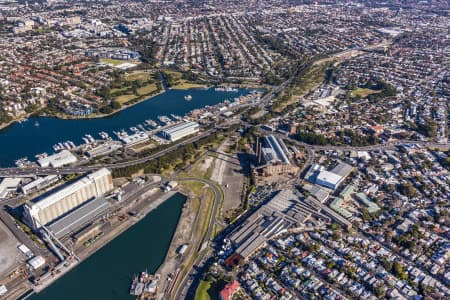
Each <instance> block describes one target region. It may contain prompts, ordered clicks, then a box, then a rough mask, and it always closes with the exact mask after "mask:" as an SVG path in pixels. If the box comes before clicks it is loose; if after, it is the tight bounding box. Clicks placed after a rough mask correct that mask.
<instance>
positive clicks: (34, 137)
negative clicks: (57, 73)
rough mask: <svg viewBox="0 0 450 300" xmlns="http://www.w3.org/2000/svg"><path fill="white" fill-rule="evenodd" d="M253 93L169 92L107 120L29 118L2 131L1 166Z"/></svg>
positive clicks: (244, 91)
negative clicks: (62, 145)
mask: <svg viewBox="0 0 450 300" xmlns="http://www.w3.org/2000/svg"><path fill="white" fill-rule="evenodd" d="M251 91H252V90H250V89H240V90H238V92H216V91H215V90H214V88H210V89H193V90H167V91H166V92H165V93H163V94H160V95H158V96H156V97H153V98H150V99H149V100H146V101H143V102H141V103H139V104H136V105H134V106H131V107H129V108H127V109H124V110H122V111H121V112H118V113H116V114H114V115H111V116H109V117H105V118H95V119H77V120H63V119H57V118H52V117H37V118H30V119H29V120H28V121H26V122H22V123H15V124H13V125H11V126H9V127H7V128H5V129H3V130H1V131H0V149H2V151H1V152H0V167H10V166H14V161H15V160H17V159H19V158H22V157H28V159H30V160H35V158H34V156H35V155H36V154H39V153H43V152H47V153H52V152H53V148H52V146H53V145H54V144H56V143H59V142H65V141H68V140H71V141H73V142H74V143H75V144H80V143H81V142H82V137H83V136H84V135H85V134H91V135H92V136H94V138H99V136H98V133H99V132H101V131H105V132H107V133H109V134H110V135H111V136H112V134H113V131H119V130H120V129H125V130H128V129H129V128H130V127H132V126H136V125H138V124H142V123H143V122H144V121H145V120H147V119H153V120H155V121H156V120H157V116H159V115H166V116H170V114H175V115H179V116H183V115H185V114H186V113H188V112H189V111H192V110H194V109H197V108H203V107H205V106H206V105H215V104H217V103H220V102H223V101H224V100H226V99H229V100H233V99H234V98H236V97H239V96H241V95H246V94H248V93H250V92H251ZM186 95H191V96H192V100H191V101H186V100H185V99H184V96H186ZM128 132H130V131H129V130H128ZM114 137H115V136H114Z"/></svg>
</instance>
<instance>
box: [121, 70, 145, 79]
mask: <svg viewBox="0 0 450 300" xmlns="http://www.w3.org/2000/svg"><path fill="white" fill-rule="evenodd" d="M126 79H127V80H128V81H133V80H141V81H147V80H149V79H150V74H149V73H148V72H146V71H135V72H133V73H127V75H126Z"/></svg>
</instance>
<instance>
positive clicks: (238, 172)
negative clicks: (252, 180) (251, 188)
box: [211, 140, 246, 215]
mask: <svg viewBox="0 0 450 300" xmlns="http://www.w3.org/2000/svg"><path fill="white" fill-rule="evenodd" d="M229 147H230V141H229V140H227V141H225V142H224V143H223V144H222V145H221V146H220V147H219V148H218V149H217V153H216V154H217V157H216V162H215V167H214V170H213V172H212V174H211V180H214V181H216V182H218V183H219V184H220V185H221V186H222V189H223V192H224V201H223V204H222V215H223V214H224V213H225V212H226V211H228V210H230V209H233V208H237V207H239V205H240V204H241V199H242V193H243V187H244V183H245V181H246V178H245V173H246V169H245V165H244V162H245V158H244V157H242V155H241V154H239V153H238V154H235V153H227V152H226V151H227V149H228V148H229Z"/></svg>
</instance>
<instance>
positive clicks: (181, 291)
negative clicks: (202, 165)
mask: <svg viewBox="0 0 450 300" xmlns="http://www.w3.org/2000/svg"><path fill="white" fill-rule="evenodd" d="M177 180H178V181H180V182H181V181H197V182H201V183H203V184H205V185H207V186H208V187H210V188H211V189H212V190H213V191H214V206H213V209H212V212H211V218H210V220H209V225H208V230H207V232H206V235H205V237H204V239H203V240H202V241H201V243H200V247H201V248H203V245H204V244H205V243H207V242H208V243H209V241H210V240H211V234H212V231H213V229H214V224H215V223H216V216H217V211H218V209H219V207H220V202H221V199H222V192H221V191H220V189H219V188H218V187H217V185H215V184H214V183H213V182H212V181H210V180H206V179H203V178H191V177H189V178H178V179H177ZM207 253H208V251H201V252H199V255H198V257H197V259H196V260H195V262H194V263H193V265H192V266H195V265H198V264H199V263H200V262H202V260H203V259H204V258H205V256H206V254H207ZM191 270H192V267H191V268H190V269H189V270H187V272H186V274H185V276H184V277H183V278H181V282H180V284H178V285H177V287H176V289H175V290H174V291H173V292H172V293H171V295H170V296H171V297H169V299H182V298H184V296H185V293H186V292H187V290H186V287H188V286H187V282H188V279H189V274H190V273H191ZM172 295H173V296H172Z"/></svg>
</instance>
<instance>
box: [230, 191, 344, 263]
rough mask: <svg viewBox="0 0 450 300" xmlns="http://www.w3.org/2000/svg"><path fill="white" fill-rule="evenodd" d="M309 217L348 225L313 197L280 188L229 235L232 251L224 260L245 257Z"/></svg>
mask: <svg viewBox="0 0 450 300" xmlns="http://www.w3.org/2000/svg"><path fill="white" fill-rule="evenodd" d="M312 217H316V218H318V219H321V220H325V221H327V222H331V220H334V221H335V222H337V223H338V224H341V225H342V226H344V227H346V228H350V227H351V223H350V222H349V221H348V220H346V219H345V218H343V217H342V216H340V215H339V214H337V213H336V212H334V211H333V210H332V209H330V208H329V207H327V206H326V205H324V204H323V203H321V202H320V201H318V200H317V199H315V198H314V197H312V196H308V197H306V198H305V196H304V195H302V194H301V193H298V192H295V191H294V190H291V189H286V190H282V191H279V192H278V194H277V195H275V196H274V197H273V198H272V199H270V200H269V201H268V202H267V203H265V204H264V205H262V206H261V207H260V208H258V210H256V211H255V212H254V213H253V214H252V215H251V216H250V217H249V218H248V219H247V220H245V222H243V223H242V224H241V225H240V226H239V227H237V228H236V229H235V230H234V231H233V232H231V234H229V236H228V238H229V239H230V241H231V242H232V244H233V245H234V247H235V252H234V254H233V255H232V256H230V257H229V259H227V260H228V264H229V267H233V265H234V264H235V263H236V262H237V261H240V260H242V259H246V258H248V257H249V256H250V255H251V254H252V253H254V252H255V251H256V250H257V249H259V248H260V247H262V246H263V245H264V244H265V243H266V242H267V241H268V240H270V239H272V238H274V237H275V236H276V235H279V234H282V233H284V232H287V231H288V230H295V229H296V228H301V227H303V226H304V223H305V222H307V221H308V220H312ZM226 264H227V262H226Z"/></svg>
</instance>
